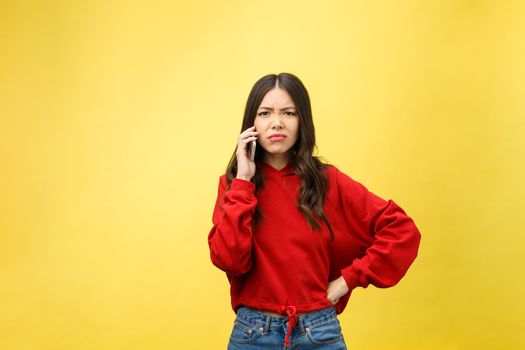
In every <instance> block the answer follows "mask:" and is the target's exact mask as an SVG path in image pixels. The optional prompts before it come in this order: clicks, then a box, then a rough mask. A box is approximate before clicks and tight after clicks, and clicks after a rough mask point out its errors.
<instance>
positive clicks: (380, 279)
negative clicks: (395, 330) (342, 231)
mask: <svg viewBox="0 0 525 350" xmlns="http://www.w3.org/2000/svg"><path fill="white" fill-rule="evenodd" d="M336 180H337V183H338V188H339V192H340V200H341V203H340V204H341V209H342V210H343V215H344V217H345V220H346V223H347V225H348V228H349V230H350V231H351V232H352V233H353V234H356V235H358V236H360V237H359V239H361V240H364V241H366V242H368V245H367V249H366V250H365V252H364V254H363V256H361V257H359V258H355V259H354V260H353V261H352V263H351V264H350V265H349V266H346V267H344V268H342V269H341V274H342V276H343V278H344V279H345V281H346V283H347V285H348V288H349V292H350V291H352V290H353V289H354V288H356V287H359V286H360V287H363V288H366V287H367V286H368V285H369V284H370V283H371V284H372V285H374V286H376V287H378V288H387V287H391V286H394V285H395V284H397V283H398V282H399V281H400V280H401V278H402V277H403V276H404V275H405V273H406V272H407V270H408V268H409V267H410V265H411V264H412V262H413V261H414V259H415V258H416V256H417V252H418V249H419V243H420V240H421V234H420V232H419V230H418V228H417V227H416V225H415V223H414V221H413V220H412V219H411V218H410V217H409V216H408V215H407V214H406V213H405V211H404V210H403V209H402V208H401V207H399V206H398V205H397V204H396V203H395V202H394V201H393V200H384V199H382V198H380V197H378V196H377V195H375V194H373V193H372V192H370V191H368V190H367V189H366V188H365V186H363V185H362V184H361V183H359V182H357V181H355V180H353V179H351V178H350V177H349V176H348V175H346V174H344V173H343V172H341V171H339V170H337V172H336Z"/></svg>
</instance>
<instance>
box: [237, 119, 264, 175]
mask: <svg viewBox="0 0 525 350" xmlns="http://www.w3.org/2000/svg"><path fill="white" fill-rule="evenodd" d="M254 130H255V125H254V126H252V127H250V128H248V129H246V130H244V131H243V132H242V133H241V134H240V135H239V140H238V143H237V152H236V155H237V178H238V179H243V180H246V181H250V180H251V178H252V177H253V175H255V162H254V161H252V160H251V159H250V158H248V150H247V148H248V146H249V143H250V142H251V141H255V140H257V136H256V135H258V134H259V133H258V132H257V131H254Z"/></svg>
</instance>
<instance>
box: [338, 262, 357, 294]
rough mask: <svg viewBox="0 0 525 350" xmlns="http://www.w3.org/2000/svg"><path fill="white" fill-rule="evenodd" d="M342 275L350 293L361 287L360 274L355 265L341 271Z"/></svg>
mask: <svg viewBox="0 0 525 350" xmlns="http://www.w3.org/2000/svg"><path fill="white" fill-rule="evenodd" d="M341 275H342V276H343V278H344V279H345V282H346V284H347V286H348V292H351V291H352V290H354V289H355V288H356V287H358V286H359V276H358V272H357V271H356V270H355V266H354V265H350V266H347V267H345V268H344V269H341Z"/></svg>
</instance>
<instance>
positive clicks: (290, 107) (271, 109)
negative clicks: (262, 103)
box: [259, 106, 295, 111]
mask: <svg viewBox="0 0 525 350" xmlns="http://www.w3.org/2000/svg"><path fill="white" fill-rule="evenodd" d="M292 108H293V109H295V107H294V106H288V107H284V108H281V111H284V110H285V109H292ZM259 109H269V110H270V111H273V108H272V107H259Z"/></svg>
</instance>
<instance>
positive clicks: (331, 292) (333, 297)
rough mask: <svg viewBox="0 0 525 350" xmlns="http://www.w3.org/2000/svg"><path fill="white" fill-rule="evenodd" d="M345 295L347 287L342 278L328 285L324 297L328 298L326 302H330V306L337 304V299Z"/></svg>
mask: <svg viewBox="0 0 525 350" xmlns="http://www.w3.org/2000/svg"><path fill="white" fill-rule="evenodd" d="M346 293H348V285H347V284H346V281H345V279H344V278H343V276H341V277H339V278H338V279H336V280H333V281H330V282H329V283H328V288H327V290H326V297H327V298H328V300H330V302H331V303H332V305H335V304H337V302H338V301H339V298H341V297H342V296H343V295H345V294H346Z"/></svg>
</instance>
